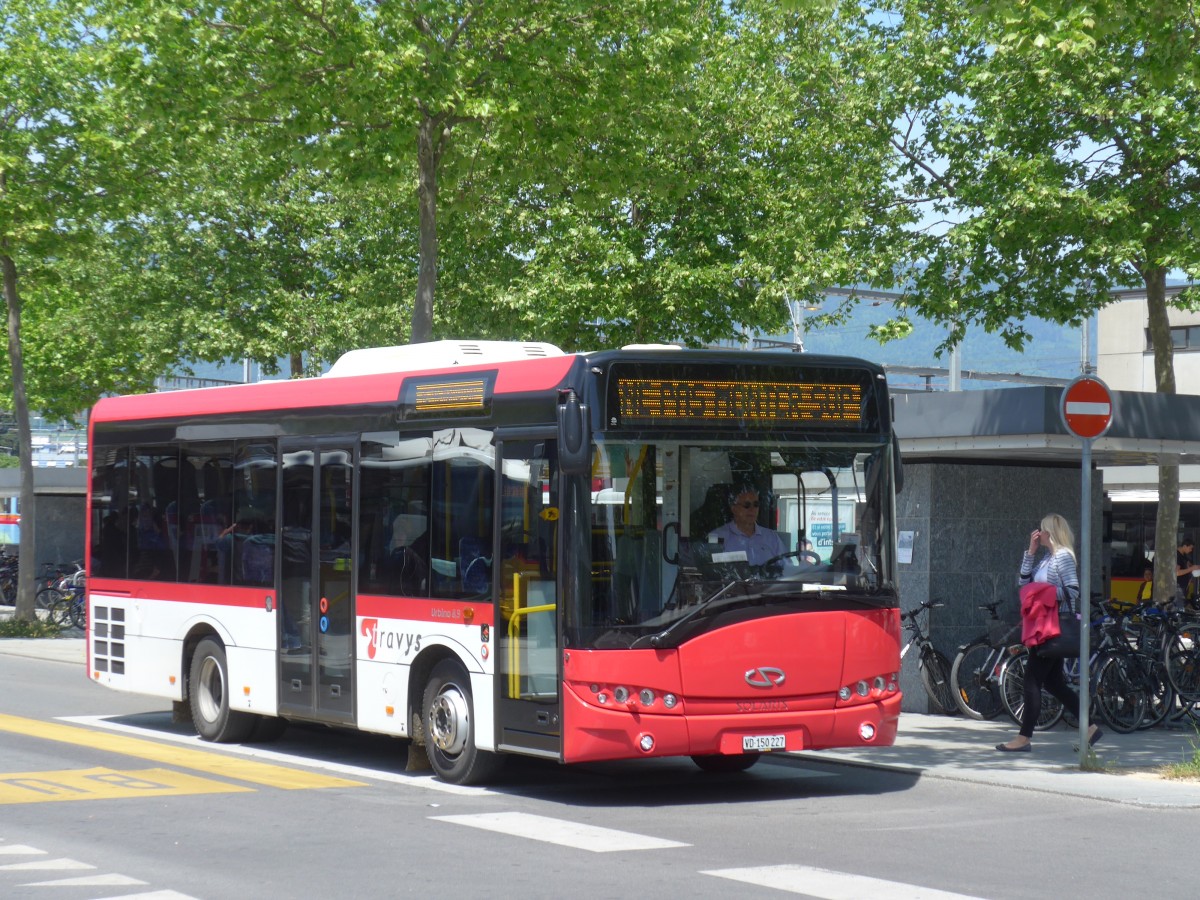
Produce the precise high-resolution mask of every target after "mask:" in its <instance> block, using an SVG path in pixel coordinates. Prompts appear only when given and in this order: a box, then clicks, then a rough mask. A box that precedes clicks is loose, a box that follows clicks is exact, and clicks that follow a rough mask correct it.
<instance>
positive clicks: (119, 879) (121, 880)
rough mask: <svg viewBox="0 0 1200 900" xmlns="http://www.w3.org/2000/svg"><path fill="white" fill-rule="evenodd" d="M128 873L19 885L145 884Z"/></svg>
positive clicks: (130, 885)
mask: <svg viewBox="0 0 1200 900" xmlns="http://www.w3.org/2000/svg"><path fill="white" fill-rule="evenodd" d="M145 883H146V882H144V881H141V880H140V879H137V878H131V877H129V876H128V875H118V874H116V873H113V874H110V875H79V876H76V877H75V878H55V879H53V880H52V881H28V882H26V883H25V884H20V885H17V887H133V886H134V885H141V884H145Z"/></svg>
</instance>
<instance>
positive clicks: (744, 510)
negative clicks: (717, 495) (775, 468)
mask: <svg viewBox="0 0 1200 900" xmlns="http://www.w3.org/2000/svg"><path fill="white" fill-rule="evenodd" d="M758 507H759V501H758V488H756V487H755V486H754V485H752V484H743V485H741V486H740V487H736V488H734V489H733V490H731V491H730V492H729V514H730V516H731V518H730V520H729V521H728V522H726V523H725V524H724V525H722V526H721V527H720V528H717V529H715V530H714V531H712V532H710V533H709V535H708V542H709V543H710V544H715V543H717V542H718V541H719V542H720V543H721V544H722V547H721V549H722V550H723V551H724V552H725V553H731V552H732V553H736V552H744V553H745V554H746V561H747V562H749V563H750V564H751V565H754V566H761V565H762V564H763V563H765V562H767V561H768V560H771V559H774V558H775V557H777V556H782V555H783V554H784V553H786V552H787V551H786V550H785V548H784V546H783V539H782V538H780V537H779V535H778V534H777V533H776V532H774V531H771V529H769V528H763V527H762V526H761V525H759V524H758Z"/></svg>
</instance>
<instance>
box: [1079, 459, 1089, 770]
mask: <svg viewBox="0 0 1200 900" xmlns="http://www.w3.org/2000/svg"><path fill="white" fill-rule="evenodd" d="M1081 468H1082V472H1081V474H1080V480H1079V483H1080V490H1081V491H1082V492H1083V500H1082V502H1081V503H1080V508H1081V511H1080V515H1079V768H1081V769H1082V768H1083V766H1084V760H1085V759H1086V758H1087V753H1088V742H1087V735H1088V730H1089V727H1088V707H1089V706H1090V702H1091V697H1090V691H1091V673H1090V672H1089V668H1090V666H1089V660H1088V657H1089V656H1090V655H1091V652H1090V651H1091V634H1090V630H1091V629H1090V626H1089V622H1090V620H1091V618H1092V616H1091V610H1092V562H1091V559H1092V440H1091V438H1084V439H1083V456H1082V459H1081Z"/></svg>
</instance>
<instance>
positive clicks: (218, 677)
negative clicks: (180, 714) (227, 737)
mask: <svg viewBox="0 0 1200 900" xmlns="http://www.w3.org/2000/svg"><path fill="white" fill-rule="evenodd" d="M199 695H200V696H199V700H200V714H201V715H202V716H204V719H205V721H208V722H215V721H216V720H217V717H218V716H220V715H221V704H222V703H223V702H224V698H225V679H224V676H223V675H222V673H221V667H220V666H219V665H217V661H216V660H215V659H213V658H212V657H211V656H210V657H208V658H207V659H205V660H204V665H203V666H202V667H201V669H200V685H199Z"/></svg>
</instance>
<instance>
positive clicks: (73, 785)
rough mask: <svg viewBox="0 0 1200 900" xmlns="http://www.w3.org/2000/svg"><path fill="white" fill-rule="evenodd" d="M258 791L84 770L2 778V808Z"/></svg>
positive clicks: (182, 775)
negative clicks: (126, 798)
mask: <svg viewBox="0 0 1200 900" xmlns="http://www.w3.org/2000/svg"><path fill="white" fill-rule="evenodd" d="M253 790H254V788H248V787H242V786H241V785H238V784H228V783H226V782H224V781H212V780H211V779H208V778H199V777H197V776H195V775H189V774H187V773H186V772H172V771H171V770H170V769H142V770H139V771H137V772H118V771H116V770H115V769H103V768H98V769H82V770H64V771H59V772H19V773H14V774H8V775H0V805H6V804H12V803H48V802H53V801H55V800H113V799H117V798H124V797H165V796H168V795H174V794H236V793H242V792H246V793H249V792H252V791H253Z"/></svg>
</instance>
